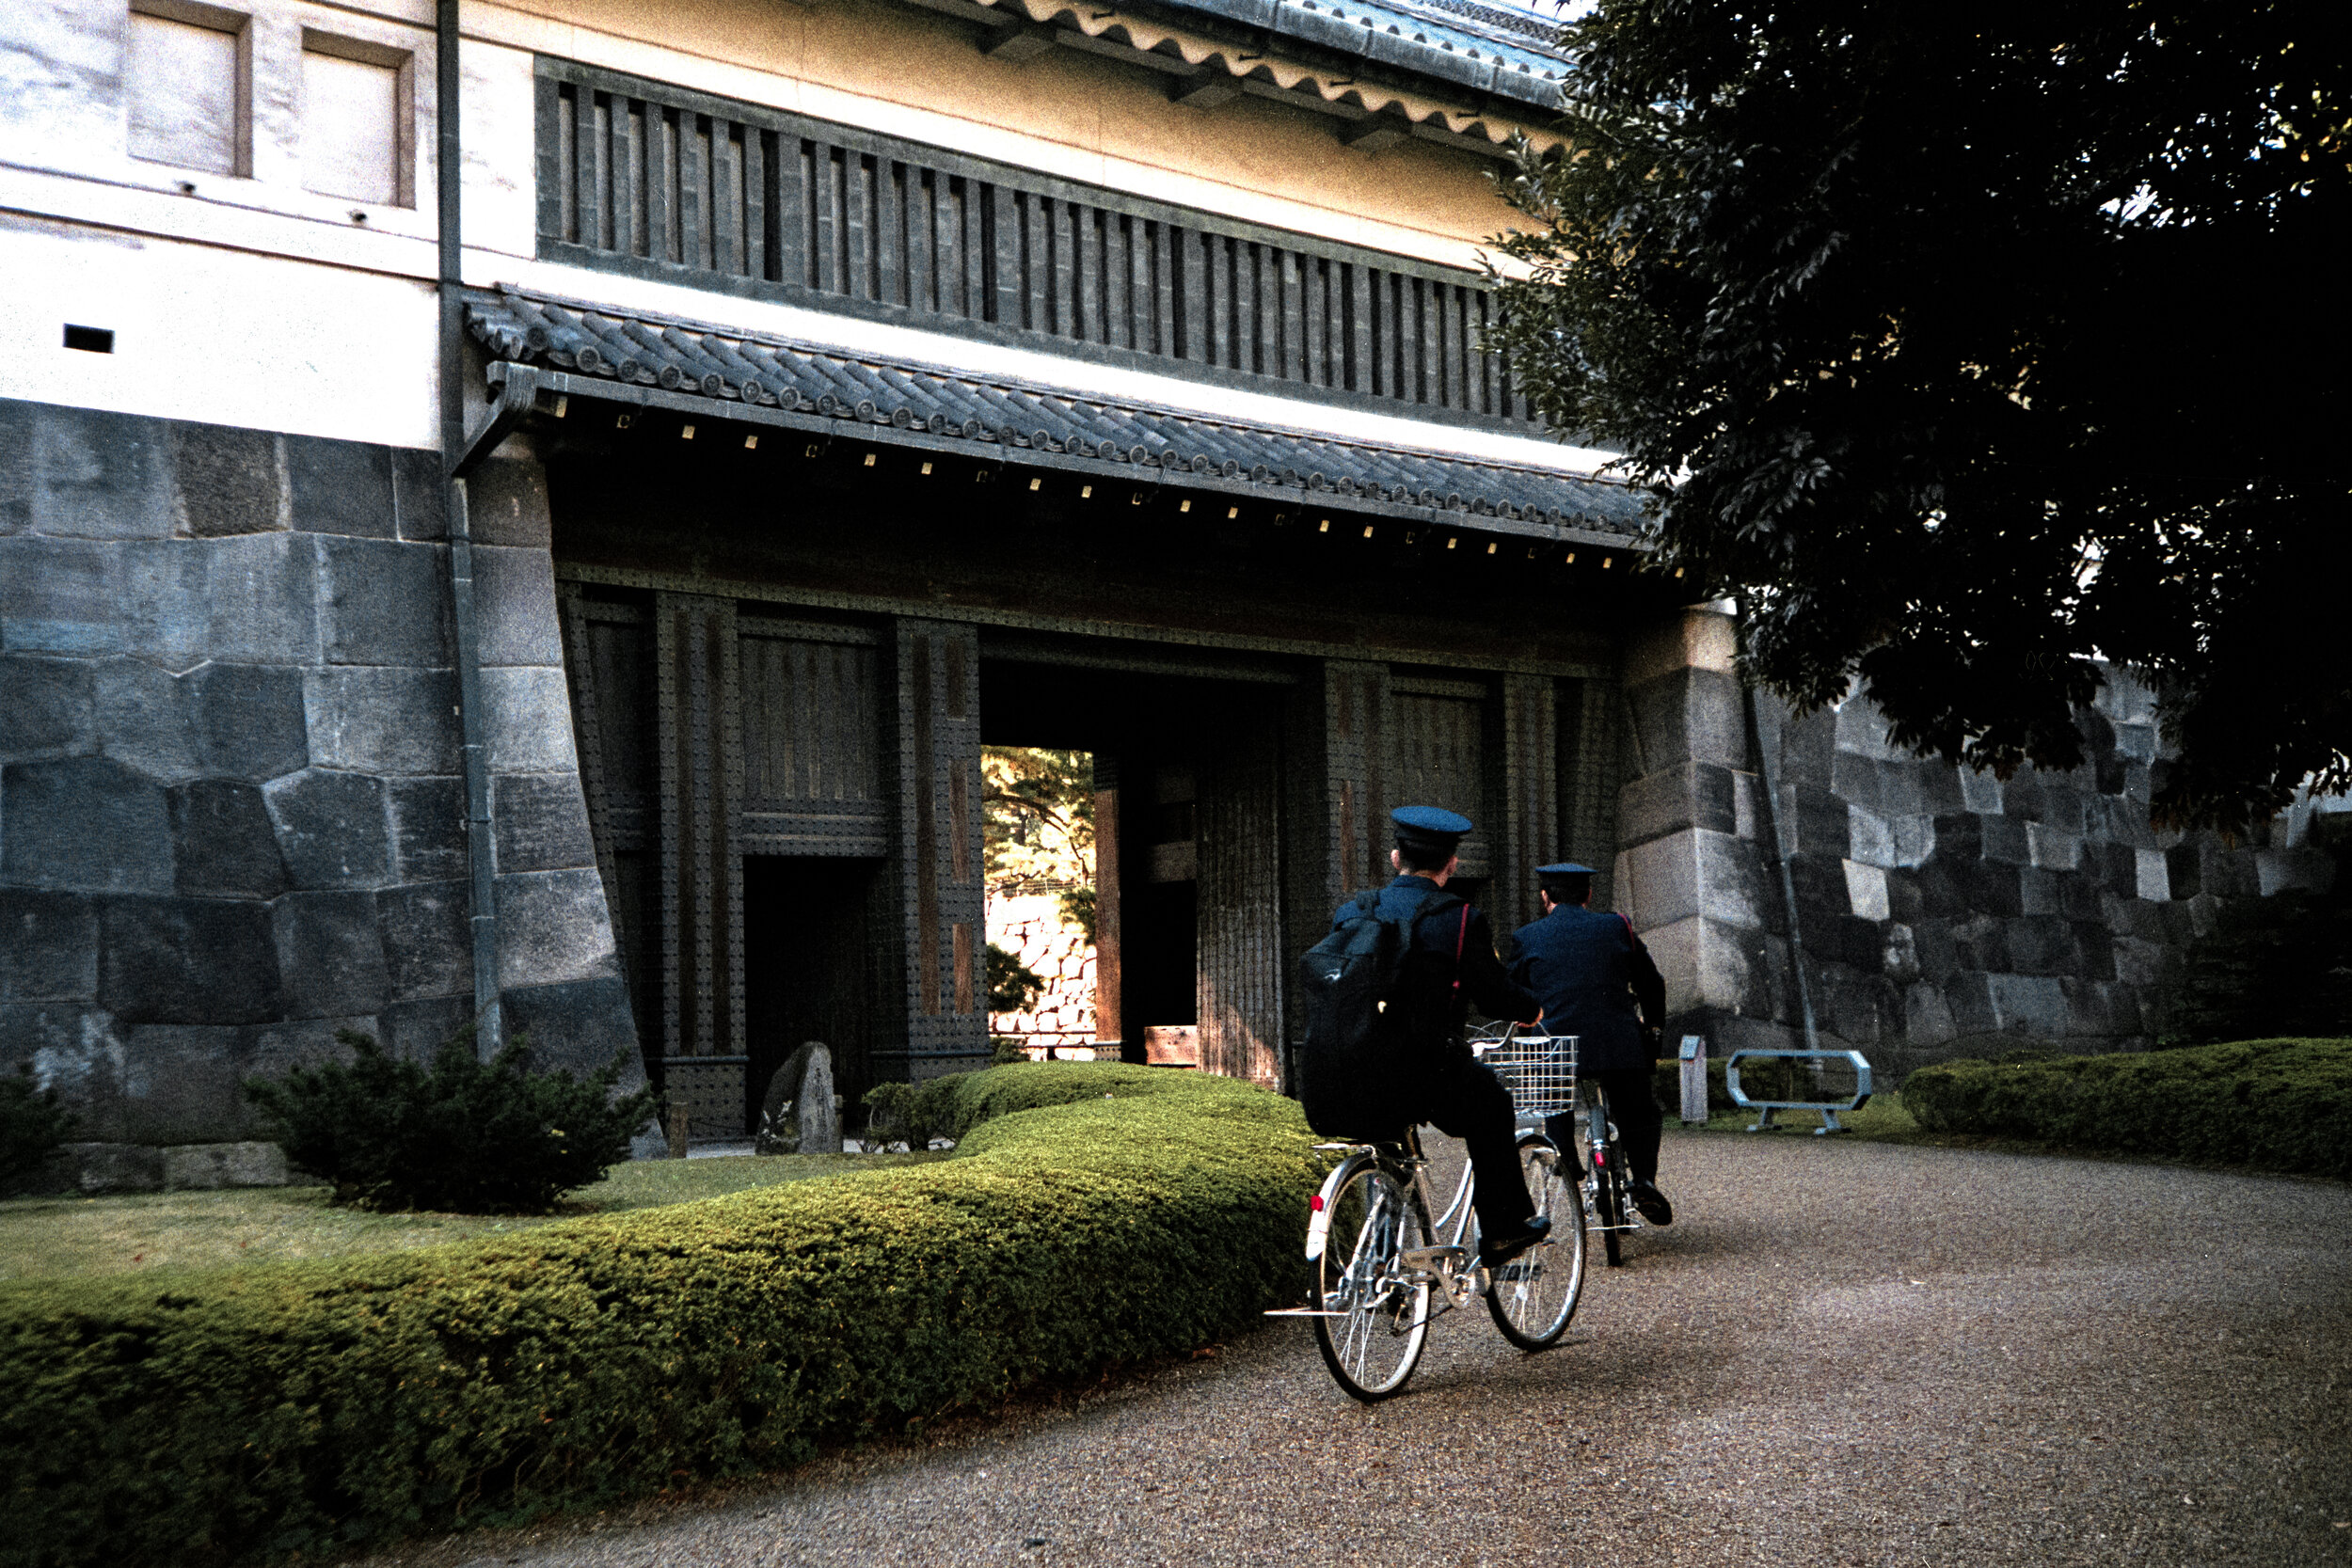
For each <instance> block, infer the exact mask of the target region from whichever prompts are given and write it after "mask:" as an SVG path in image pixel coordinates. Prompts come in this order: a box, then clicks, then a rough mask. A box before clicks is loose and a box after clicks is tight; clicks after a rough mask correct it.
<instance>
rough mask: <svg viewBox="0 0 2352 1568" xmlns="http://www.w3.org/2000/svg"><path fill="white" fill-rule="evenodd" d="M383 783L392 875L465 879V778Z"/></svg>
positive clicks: (418, 879) (404, 879)
mask: <svg viewBox="0 0 2352 1568" xmlns="http://www.w3.org/2000/svg"><path fill="white" fill-rule="evenodd" d="M384 787H385V794H386V796H387V798H388V802H389V806H390V808H391V822H392V828H391V832H392V876H393V879H394V880H396V881H402V882H438V881H447V880H450V879H454V878H462V877H464V876H465V875H466V872H467V865H468V862H467V859H466V781H465V780H463V779H460V778H450V777H439V778H422V779H390V780H388V781H386V783H385V786H384ZM501 827H503V824H502V823H501ZM501 863H502V862H501ZM516 869H517V870H537V869H544V868H542V867H529V866H520V867H516Z"/></svg>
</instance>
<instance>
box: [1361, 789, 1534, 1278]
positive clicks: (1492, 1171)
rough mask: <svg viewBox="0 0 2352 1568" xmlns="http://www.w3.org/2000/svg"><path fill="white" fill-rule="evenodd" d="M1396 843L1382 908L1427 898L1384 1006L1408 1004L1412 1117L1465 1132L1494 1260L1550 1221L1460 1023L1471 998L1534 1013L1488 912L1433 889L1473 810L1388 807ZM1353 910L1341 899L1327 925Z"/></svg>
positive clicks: (1514, 1013) (1482, 1233)
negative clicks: (1414, 1065) (1500, 952)
mask: <svg viewBox="0 0 2352 1568" xmlns="http://www.w3.org/2000/svg"><path fill="white" fill-rule="evenodd" d="M1390 815H1391V818H1392V819H1393V821H1394V823H1395V826H1396V848H1395V849H1394V850H1393V851H1391V854H1390V856H1389V863H1390V864H1391V865H1392V866H1393V867H1395V869H1396V872H1397V878H1396V880H1395V881H1393V882H1391V883H1390V884H1389V885H1388V886H1387V887H1385V888H1383V889H1382V890H1381V891H1380V897H1379V910H1380V912H1381V913H1383V914H1393V913H1401V912H1402V911H1403V908H1404V907H1405V906H1406V905H1407V904H1408V903H1409V905H1411V906H1414V907H1418V906H1421V905H1429V906H1431V908H1430V912H1429V913H1428V914H1427V915H1426V916H1425V917H1422V918H1418V919H1416V920H1415V921H1414V923H1413V943H1412V948H1411V950H1410V952H1408V953H1407V954H1406V958H1405V967H1404V972H1403V974H1401V975H1400V976H1399V979H1398V995H1397V997H1396V999H1395V1001H1394V1002H1393V1003H1392V1004H1391V1006H1403V1007H1405V1008H1406V1019H1407V1021H1408V1030H1409V1037H1410V1039H1411V1040H1412V1043H1413V1044H1414V1046H1415V1047H1417V1048H1418V1049H1417V1051H1416V1055H1417V1057H1418V1059H1419V1060H1420V1061H1421V1062H1422V1064H1423V1065H1424V1073H1425V1076H1424V1077H1423V1078H1422V1082H1421V1083H1420V1084H1418V1085H1415V1087H1416V1090H1417V1093H1416V1095H1415V1099H1416V1101H1417V1102H1418V1105H1419V1108H1420V1116H1419V1117H1418V1118H1417V1119H1420V1120H1424V1121H1430V1122H1434V1123H1436V1124H1437V1126H1438V1130H1439V1131H1440V1132H1446V1133H1448V1134H1450V1135H1452V1136H1454V1137H1456V1138H1459V1139H1461V1140H1462V1143H1463V1145H1464V1147H1465V1148H1467V1149H1468V1150H1469V1152H1470V1168H1471V1169H1472V1170H1474V1171H1475V1172H1476V1173H1477V1175H1478V1185H1477V1189H1476V1196H1475V1198H1474V1202H1475V1204H1476V1207H1477V1210H1478V1232H1479V1237H1480V1245H1479V1257H1480V1259H1481V1260H1482V1261H1484V1262H1486V1263H1490V1264H1491V1263H1500V1262H1502V1261H1504V1260H1506V1259H1511V1258H1514V1257H1517V1256H1518V1254H1519V1253H1521V1252H1523V1251H1525V1250H1526V1249H1527V1248H1529V1247H1531V1246H1533V1245H1534V1244H1535V1243H1537V1242H1538V1241H1541V1240H1542V1239H1543V1238H1544V1236H1545V1235H1546V1234H1547V1233H1548V1232H1549V1230H1550V1228H1551V1222H1550V1221H1549V1219H1545V1218H1542V1217H1540V1216H1538V1215H1536V1213H1535V1205H1534V1202H1533V1201H1532V1200H1531V1199H1530V1198H1529V1197H1528V1195H1527V1183H1526V1181H1525V1180H1524V1179H1522V1178H1521V1176H1520V1174H1519V1162H1518V1124H1517V1119H1516V1117H1514V1115H1513V1113H1512V1108H1511V1091H1510V1090H1508V1089H1506V1088H1504V1087H1503V1086H1502V1081H1501V1080H1500V1079H1498V1078H1497V1077H1495V1075H1494V1070H1493V1069H1490V1068H1488V1067H1486V1065H1485V1064H1483V1063H1481V1062H1480V1061H1479V1060H1478V1059H1477V1058H1476V1057H1474V1056H1472V1055H1471V1054H1470V1047H1469V1046H1468V1045H1466V1044H1464V1043H1463V1039H1462V1026H1463V1023H1464V1022H1465V1016H1466V1014H1467V1013H1468V1012H1469V1009H1470V1004H1472V1003H1476V1004H1477V1006H1478V1008H1479V1010H1480V1011H1481V1012H1484V1013H1486V1014H1487V1015H1488V1016H1490V1017H1493V1018H1504V1019H1511V1020H1514V1021H1516V1022H1521V1023H1526V1022H1533V1021H1534V1017H1535V1012H1536V1006H1535V999H1534V997H1533V996H1531V995H1529V994H1528V993H1527V992H1526V991H1525V990H1521V989H1520V988H1519V987H1518V986H1516V985H1514V984H1512V982H1511V979H1510V976H1508V975H1507V974H1504V973H1503V971H1502V960H1501V959H1500V958H1496V957H1495V947H1494V933H1493V931H1492V929H1491V928H1490V927H1488V926H1487V923H1486V915H1485V914H1484V913H1482V912H1480V911H1478V910H1477V909H1475V908H1474V907H1472V906H1470V905H1469V904H1466V903H1463V902H1462V901H1461V900H1460V899H1458V898H1454V897H1445V898H1440V897H1438V894H1439V892H1440V891H1441V890H1442V889H1443V888H1444V887H1445V884H1446V883H1447V881H1448V880H1450V879H1452V877H1453V875H1454V848H1455V847H1456V846H1457V845H1458V844H1459V843H1460V841H1461V837H1462V835H1463V834H1464V833H1467V832H1470V818H1469V817H1467V816H1461V815H1460V814H1458V813H1455V812H1450V811H1443V810H1440V809H1438V807H1435V806H1406V807H1404V808H1403V809H1401V810H1398V811H1395V812H1392V813H1391V814H1390ZM1354 913H1355V911H1354V909H1353V908H1352V901H1351V905H1349V906H1343V907H1342V908H1341V910H1340V912H1339V915H1338V917H1337V918H1335V920H1334V921H1333V924H1334V925H1337V924H1339V923H1340V922H1341V921H1343V920H1346V919H1348V918H1350V917H1352V916H1353V914H1354Z"/></svg>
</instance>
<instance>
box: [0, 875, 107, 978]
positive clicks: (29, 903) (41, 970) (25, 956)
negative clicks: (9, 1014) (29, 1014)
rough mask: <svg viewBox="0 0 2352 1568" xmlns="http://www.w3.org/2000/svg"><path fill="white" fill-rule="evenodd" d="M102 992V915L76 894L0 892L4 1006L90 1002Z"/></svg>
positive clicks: (24, 890) (0, 965)
mask: <svg viewBox="0 0 2352 1568" xmlns="http://www.w3.org/2000/svg"><path fill="white" fill-rule="evenodd" d="M97 991H98V913H97V911H96V909H95V908H94V907H93V906H92V905H91V903H90V901H89V899H88V898H87V897H86V896H84V895H81V894H76V893H43V892H37V891H35V890H33V889H30V888H0V1002H87V1001H88V1000H89V999H90V998H91V997H93V996H94V995H96V994H97Z"/></svg>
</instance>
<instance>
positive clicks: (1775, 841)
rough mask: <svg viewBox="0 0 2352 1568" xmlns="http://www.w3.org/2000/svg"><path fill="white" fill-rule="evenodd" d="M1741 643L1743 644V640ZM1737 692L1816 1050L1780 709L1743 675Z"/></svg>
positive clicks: (1800, 1000) (1793, 966)
mask: <svg viewBox="0 0 2352 1568" xmlns="http://www.w3.org/2000/svg"><path fill="white" fill-rule="evenodd" d="M1740 641H1741V642H1742V643H1743V644H1744V643H1745V641H1746V639H1745V638H1742V639H1741V640H1740ZM1740 693H1741V695H1742V696H1744V697H1745V698H1746V700H1747V705H1748V728H1749V729H1750V731H1752V732H1753V733H1754V734H1755V736H1756V755H1757V757H1758V758H1759V759H1760V761H1761V763H1762V768H1763V774H1764V814H1765V816H1766V817H1767V819H1769V820H1770V821H1771V823H1772V859H1773V860H1775V861H1776V862H1778V863H1779V864H1780V895H1781V897H1782V899H1783V900H1785V901H1786V903H1787V905H1788V967H1789V969H1790V970H1791V971H1792V972H1793V973H1794V974H1796V976H1797V1006H1798V1009H1799V1010H1800V1011H1801V1012H1802V1013H1803V1015H1804V1048H1805V1049H1806V1050H1807V1051H1819V1050H1820V1049H1821V1032H1820V1028H1819V1027H1818V1026H1817V1025H1816V1024H1815V1022H1814V1021H1813V987H1812V986H1811V984H1810V983H1808V982H1807V981H1806V979H1805V977H1804V928H1803V927H1801V926H1800V925H1799V923H1798V920H1797V879H1796V875H1795V873H1793V872H1791V871H1790V870H1789V869H1788V831H1787V829H1786V828H1784V827H1783V826H1782V823H1781V817H1782V816H1783V815H1784V814H1783V813H1782V811H1781V799H1780V707H1779V705H1777V704H1773V703H1760V702H1758V701H1756V687H1755V685H1754V683H1752V682H1751V681H1749V680H1748V679H1747V678H1746V676H1745V673H1744V672H1743V673H1742V675H1741V678H1740ZM1767 715H1770V717H1769V719H1768V718H1767Z"/></svg>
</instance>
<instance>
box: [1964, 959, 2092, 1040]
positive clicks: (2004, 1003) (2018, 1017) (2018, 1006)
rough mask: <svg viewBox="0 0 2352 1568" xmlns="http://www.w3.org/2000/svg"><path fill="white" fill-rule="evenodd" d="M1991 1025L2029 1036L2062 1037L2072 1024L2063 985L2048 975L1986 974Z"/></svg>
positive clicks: (2067, 1032) (2006, 1031) (2011, 1032)
mask: <svg viewBox="0 0 2352 1568" xmlns="http://www.w3.org/2000/svg"><path fill="white" fill-rule="evenodd" d="M1985 984H1986V987H1987V989H1988V990H1990V991H1991V993H1992V998H1993V1010H1994V1017H1995V1019H1996V1020H1997V1021H1998V1022H1996V1023H1995V1025H1994V1027H1996V1028H1998V1029H2000V1030H2002V1031H2003V1032H2005V1033H2009V1034H2016V1035H2024V1036H2026V1037H2030V1038H2033V1039H2043V1040H2056V1039H2063V1038H2064V1037H2066V1036H2067V1035H2068V1034H2069V1033H2070V1032H2071V1031H2072V1025H2073V1018H2072V1012H2071V1010H2070V1009H2069V1008H2068V1006H2067V1003H2066V988H2065V986H2064V984H2063V983H2062V982H2061V981H2059V980H2058V978H2056V977H2055V976H2052V975H2042V974H1988V975H1986V976H1985Z"/></svg>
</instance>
